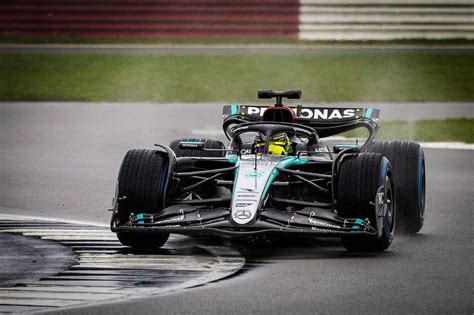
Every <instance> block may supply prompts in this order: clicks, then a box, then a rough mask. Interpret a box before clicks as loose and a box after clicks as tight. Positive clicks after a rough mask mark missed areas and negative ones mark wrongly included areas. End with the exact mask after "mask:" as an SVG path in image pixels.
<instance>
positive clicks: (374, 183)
mask: <svg viewBox="0 0 474 315" xmlns="http://www.w3.org/2000/svg"><path fill="white" fill-rule="evenodd" d="M392 187H393V182H392V170H391V166H390V163H389V161H388V160H387V159H386V158H385V157H383V156H382V155H381V154H379V153H361V154H358V155H354V156H351V157H347V158H345V159H344V160H343V161H342V163H341V166H340V169H339V177H338V181H337V201H338V214H339V215H340V216H342V217H345V218H360V219H363V220H365V219H368V220H369V222H370V223H371V225H372V227H374V228H375V229H377V228H378V224H380V225H381V229H382V233H381V236H380V237H376V238H371V237H367V236H346V237H342V244H343V245H344V247H345V248H346V249H347V250H348V251H351V252H380V251H384V250H386V249H387V248H388V247H389V246H390V244H391V243H392V240H393V236H394V232H395V217H396V207H395V203H394V190H393V188H392ZM376 206H377V207H384V208H385V211H384V212H385V215H384V216H383V217H381V218H378V217H377V212H376Z"/></svg>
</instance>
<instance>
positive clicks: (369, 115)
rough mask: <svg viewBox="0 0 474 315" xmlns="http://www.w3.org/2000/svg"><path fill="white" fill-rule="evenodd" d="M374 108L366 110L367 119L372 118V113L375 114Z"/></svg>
mask: <svg viewBox="0 0 474 315" xmlns="http://www.w3.org/2000/svg"><path fill="white" fill-rule="evenodd" d="M373 110H374V109H373V108H372V107H369V108H367V109H366V110H365V116H364V117H365V118H370V117H371V116H372V112H373Z"/></svg>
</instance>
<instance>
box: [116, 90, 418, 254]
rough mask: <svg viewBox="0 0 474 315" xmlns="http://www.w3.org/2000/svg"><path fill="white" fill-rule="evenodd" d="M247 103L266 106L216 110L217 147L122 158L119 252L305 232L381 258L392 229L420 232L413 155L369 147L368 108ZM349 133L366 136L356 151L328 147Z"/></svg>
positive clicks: (179, 144)
mask: <svg viewBox="0 0 474 315" xmlns="http://www.w3.org/2000/svg"><path fill="white" fill-rule="evenodd" d="M258 96H259V98H263V99H270V98H276V104H275V105H274V106H269V107H268V106H254V105H229V106H224V109H223V119H224V122H223V129H224V133H225V135H226V136H227V138H228V139H229V144H228V146H224V144H223V143H222V142H220V141H217V140H210V139H193V138H189V139H188V138H187V139H179V140H175V141H172V142H171V144H170V145H169V146H165V145H156V146H157V147H156V149H138V150H131V151H129V152H128V153H127V154H126V155H125V158H124V160H123V162H122V165H121V168H120V172H119V176H118V182H117V189H116V195H115V198H114V199H113V207H112V209H111V210H112V211H113V214H112V219H111V229H112V231H113V232H115V233H117V236H118V239H119V240H120V242H121V243H122V244H124V245H127V246H131V247H135V248H158V247H160V246H162V245H163V244H165V242H166V241H167V239H168V237H169V235H170V233H177V234H186V235H227V236H231V237H242V236H256V235H262V234H287V235H291V234H299V235H301V234H310V235H318V236H334V237H340V238H341V239H342V243H343V245H344V246H345V248H346V249H347V250H349V251H383V250H385V249H387V248H388V247H389V246H390V244H391V243H392V240H393V237H394V233H395V226H396V225H397V226H398V227H397V230H401V231H405V232H407V233H416V232H418V231H419V230H420V229H421V227H422V226H423V220H424V208H425V161H424V154H423V150H422V149H421V147H420V145H419V144H417V143H413V142H406V141H403V142H400V141H383V142H375V141H374V138H375V135H376V131H377V129H378V126H377V120H378V115H379V111H378V110H377V109H373V108H326V107H318V108H315V107H306V106H301V105H298V106H294V107H291V108H290V107H287V106H284V105H283V104H282V99H283V98H288V99H299V98H300V97H301V91H299V90H289V91H271V90H260V91H259V93H258ZM356 128H363V129H365V130H366V131H367V134H368V136H367V138H366V140H365V141H364V142H361V143H359V142H358V141H355V142H350V143H347V141H346V143H333V142H334V139H336V141H341V140H337V138H335V137H334V136H335V135H337V134H341V133H344V132H348V131H352V130H353V129H356ZM331 139H333V140H331Z"/></svg>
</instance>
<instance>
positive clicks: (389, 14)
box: [298, 0, 474, 40]
mask: <svg viewBox="0 0 474 315" xmlns="http://www.w3.org/2000/svg"><path fill="white" fill-rule="evenodd" d="M298 36H299V38H300V39H303V40H394V39H459V38H463V39H474V0H360V1H356V0H300V12H299V34H298Z"/></svg>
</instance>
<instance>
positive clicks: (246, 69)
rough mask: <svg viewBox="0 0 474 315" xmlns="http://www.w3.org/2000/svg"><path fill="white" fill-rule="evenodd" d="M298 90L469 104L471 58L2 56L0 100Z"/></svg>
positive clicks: (473, 75)
mask: <svg viewBox="0 0 474 315" xmlns="http://www.w3.org/2000/svg"><path fill="white" fill-rule="evenodd" d="M258 88H273V89H286V88H300V89H302V90H303V99H302V102H316V101H327V102H335V101H360V102H423V101H436V102H471V101H473V100H474V58H472V55H470V54H455V53H452V54H435V53H396V54H395V53H394V54H392V53H368V54H363V53H336V54H333V53H317V54H313V55H263V54H262V55H260V54H256V55H255V54H254V55H0V100H4V101H5V100H17V101H20V100H28V101H133V102H224V103H230V102H239V103H242V102H255V101H256V90H257V89H258Z"/></svg>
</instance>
